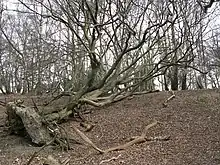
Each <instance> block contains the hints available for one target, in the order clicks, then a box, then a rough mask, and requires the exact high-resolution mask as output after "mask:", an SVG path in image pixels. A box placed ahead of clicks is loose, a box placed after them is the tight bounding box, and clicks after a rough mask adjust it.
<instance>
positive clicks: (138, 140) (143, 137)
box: [72, 121, 169, 154]
mask: <svg viewBox="0 0 220 165" xmlns="http://www.w3.org/2000/svg"><path fill="white" fill-rule="evenodd" d="M157 124H158V122H157V121H154V122H153V123H151V124H149V125H147V126H146V127H145V128H144V130H143V132H142V134H141V135H140V136H136V137H133V138H132V140H131V141H129V142H127V143H125V144H122V145H119V146H116V147H111V148H108V149H106V150H102V149H100V148H99V147H97V146H96V145H95V144H94V143H93V142H92V141H91V140H90V139H89V138H88V137H87V136H86V135H85V134H84V133H83V132H81V131H80V130H79V129H77V128H76V127H74V126H72V128H73V129H74V131H75V132H76V133H77V134H78V135H79V136H80V137H81V138H82V139H83V140H84V141H85V142H86V143H87V144H89V145H90V146H91V147H92V148H94V149H95V150H97V151H98V152H99V153H100V154H104V153H108V152H111V151H118V150H124V149H126V148H128V147H130V146H132V145H134V144H138V143H143V142H146V141H155V140H169V137H156V138H148V137H146V134H147V131H148V130H149V129H150V128H151V127H153V126H155V125H157Z"/></svg>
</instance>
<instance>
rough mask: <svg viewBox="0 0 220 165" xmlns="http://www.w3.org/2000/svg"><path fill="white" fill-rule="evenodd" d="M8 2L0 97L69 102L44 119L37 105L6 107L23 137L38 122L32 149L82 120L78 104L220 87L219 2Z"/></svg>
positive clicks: (0, 26) (0, 49) (2, 5)
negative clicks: (58, 128) (55, 126)
mask: <svg viewBox="0 0 220 165" xmlns="http://www.w3.org/2000/svg"><path fill="white" fill-rule="evenodd" d="M11 4H13V6H14V7H13V8H11V7H9V5H10V3H9V2H8V3H6V1H4V0H1V1H0V9H1V10H0V68H1V69H0V90H1V93H3V94H12V93H16V94H31V95H42V96H48V97H51V100H50V101H49V102H47V103H45V106H50V104H51V103H52V102H54V101H56V100H58V99H60V98H61V97H64V96H68V97H69V101H68V103H67V104H66V105H63V107H62V108H61V109H60V111H59V112H52V113H50V114H48V115H47V116H44V117H43V119H42V118H41V116H40V114H39V113H37V112H38V110H37V109H38V107H37V106H36V107H35V108H30V107H26V106H24V105H22V100H17V102H14V103H9V104H7V106H6V107H7V110H8V112H7V113H8V116H9V123H10V122H11V123H10V124H11V126H12V131H15V130H16V128H15V127H14V126H15V125H16V126H17V123H14V122H15V121H14V120H13V121H12V120H10V119H12V118H13V119H14V118H15V119H17V118H16V116H17V115H18V116H19V117H20V118H22V122H23V123H22V124H24V126H25V128H26V130H27V132H28V129H29V128H30V129H31V130H32V127H31V126H30V123H31V122H30V121H29V120H30V119H33V118H34V119H36V120H35V122H36V124H34V125H35V126H36V125H37V128H38V129H36V132H32V133H33V135H30V134H29V135H30V136H31V138H32V140H33V142H35V143H37V144H45V143H47V142H48V141H50V140H51V139H53V138H52V137H51V135H50V134H47V133H45V132H47V130H46V129H47V128H46V127H44V124H48V123H49V122H53V121H60V120H62V119H64V118H65V117H67V116H70V115H72V114H73V113H76V112H77V113H78V115H79V114H80V110H81V107H82V106H83V105H90V106H97V107H100V106H104V105H108V104H111V103H114V102H117V101H120V100H122V99H125V98H127V97H130V96H132V95H139V94H144V93H148V92H154V91H157V90H158V89H159V90H172V91H175V90H188V89H203V88H219V87H220V84H219V78H220V72H219V70H220V68H219V67H220V61H219V60H220V46H219V37H220V30H219V24H218V21H217V19H218V18H219V2H217V0H216V1H214V0H211V1H210V0H205V1H197V0H154V1H153V0H128V1H121V0H105V1H101V0H17V1H13V2H11ZM16 121H19V122H20V120H19V119H18V120H16ZM31 121H32V120H31ZM32 124H33V123H32ZM13 129H15V130H13ZM51 129H52V128H51ZM76 129H77V128H76ZM37 131H39V132H37ZM42 131H43V133H42ZM30 132H31V131H30ZM36 134H37V135H36ZM79 134H80V133H79ZM39 135H43V136H44V137H40V136H39ZM53 136H56V135H55V134H53ZM36 137H37V138H36ZM141 138H142V140H143V139H144V135H143V136H141ZM87 142H88V141H87ZM60 143H62V142H60ZM103 152H104V151H103Z"/></svg>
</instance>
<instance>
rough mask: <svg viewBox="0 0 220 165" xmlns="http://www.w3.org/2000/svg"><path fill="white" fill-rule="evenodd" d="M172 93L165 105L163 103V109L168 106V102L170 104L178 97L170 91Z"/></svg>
mask: <svg viewBox="0 0 220 165" xmlns="http://www.w3.org/2000/svg"><path fill="white" fill-rule="evenodd" d="M170 93H171V94H172V95H171V96H170V97H169V98H168V99H166V100H165V101H164V103H163V107H164V108H165V107H167V106H168V102H169V101H170V100H172V99H173V98H175V97H176V95H175V94H174V92H173V91H170Z"/></svg>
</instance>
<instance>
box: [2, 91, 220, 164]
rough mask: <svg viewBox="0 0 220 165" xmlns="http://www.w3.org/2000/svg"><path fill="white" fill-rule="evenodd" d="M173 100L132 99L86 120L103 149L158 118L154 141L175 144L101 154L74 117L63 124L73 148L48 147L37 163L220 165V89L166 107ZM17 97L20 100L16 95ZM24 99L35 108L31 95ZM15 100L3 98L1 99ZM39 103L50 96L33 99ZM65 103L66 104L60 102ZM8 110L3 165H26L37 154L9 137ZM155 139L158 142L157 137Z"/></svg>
mask: <svg viewBox="0 0 220 165" xmlns="http://www.w3.org/2000/svg"><path fill="white" fill-rule="evenodd" d="M170 96H171V93H169V92H157V93H151V94H146V95H139V96H133V97H130V98H127V99H126V100H123V101H121V102H118V103H115V104H113V105H111V106H105V107H101V108H93V109H92V111H91V113H89V114H86V115H85V116H84V117H85V118H86V119H87V120H88V121H91V122H92V123H94V124H95V127H94V128H93V129H92V130H91V131H89V132H84V133H85V135H87V136H88V137H89V138H90V139H91V140H92V141H93V143H95V144H96V145H97V146H98V147H99V148H101V149H107V148H110V147H113V146H117V145H120V144H124V143H126V142H128V141H129V138H131V137H134V136H138V135H140V134H141V133H142V131H143V129H144V128H145V126H146V125H148V124H150V123H152V122H153V121H154V120H156V121H158V122H159V124H157V125H156V126H154V127H152V128H150V129H149V131H148V132H147V136H148V137H149V138H152V139H153V138H155V137H156V138H158V137H163V136H169V137H170V138H169V140H164V141H157V140H153V141H149V142H145V143H141V144H135V145H133V146H131V147H129V148H127V149H125V150H122V151H112V152H109V153H106V154H99V153H98V152H97V151H96V150H94V149H93V148H91V146H89V145H87V144H86V143H85V142H84V141H83V140H82V139H81V138H80V137H78V135H77V134H76V133H75V132H74V130H73V129H72V128H71V126H72V125H74V126H76V127H77V128H78V129H80V130H81V131H83V128H82V127H80V126H79V122H77V121H75V120H73V119H69V120H68V121H67V122H66V123H63V124H62V126H63V127H64V128H65V129H66V130H67V132H68V133H69V136H70V139H75V140H76V141H74V140H71V141H70V145H71V150H69V151H61V149H60V148H57V147H55V146H50V147H46V148H45V149H44V150H43V151H41V152H40V154H39V155H38V156H37V157H36V158H35V159H34V160H33V162H32V164H33V165H38V164H42V162H43V161H44V158H46V157H47V156H48V155H52V156H53V157H54V158H56V159H58V160H59V161H61V162H62V161H64V160H68V163H69V164H70V165H93V164H94V165H99V164H102V165H113V164H116V165H118V164H123V165H147V164H149V165H165V164H166V165H183V164H187V165H188V164H190V165H219V164H220V90H197V91H178V92H175V98H173V99H172V100H170V101H169V102H168V103H167V106H164V105H163V103H164V102H165V100H167V98H169V97H170ZM13 97H14V96H13ZM16 97H19V98H20V97H23V99H25V104H29V105H30V106H32V105H33V104H32V101H31V99H30V98H31V97H30V96H16ZM5 99H6V101H8V100H12V96H1V97H0V100H1V101H4V100H5ZM33 99H34V100H35V101H36V103H37V104H38V105H40V104H41V103H42V102H43V101H44V100H45V98H41V97H33ZM59 105H60V103H59ZM5 118H6V114H5V108H4V107H2V106H1V107H0V164H1V165H13V164H14V165H24V164H26V163H27V162H28V160H29V158H30V157H31V156H32V155H33V153H34V152H35V151H38V150H39V149H40V148H39V147H36V146H34V145H33V144H31V143H30V141H29V140H28V139H27V138H26V139H25V138H23V137H17V136H15V135H7V132H6V131H5V129H6V128H5V127H4V123H5ZM156 138H155V139H156Z"/></svg>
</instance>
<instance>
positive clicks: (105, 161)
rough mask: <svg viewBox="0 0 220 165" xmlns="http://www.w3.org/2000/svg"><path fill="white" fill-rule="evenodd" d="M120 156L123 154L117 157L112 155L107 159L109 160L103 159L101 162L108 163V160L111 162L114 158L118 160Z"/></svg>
mask: <svg viewBox="0 0 220 165" xmlns="http://www.w3.org/2000/svg"><path fill="white" fill-rule="evenodd" d="M119 157H121V154H120V155H118V156H117V157H112V158H110V159H107V160H102V161H101V162H100V163H99V164H102V163H108V162H110V161H112V160H117V159H118V158H119Z"/></svg>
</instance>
